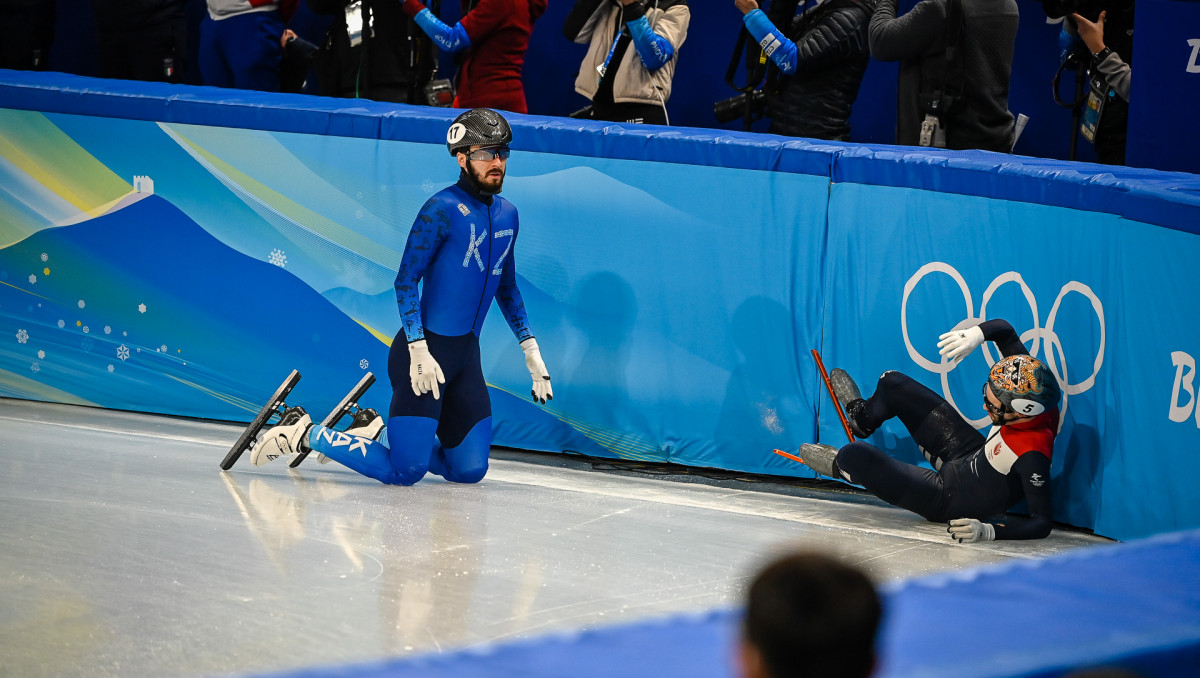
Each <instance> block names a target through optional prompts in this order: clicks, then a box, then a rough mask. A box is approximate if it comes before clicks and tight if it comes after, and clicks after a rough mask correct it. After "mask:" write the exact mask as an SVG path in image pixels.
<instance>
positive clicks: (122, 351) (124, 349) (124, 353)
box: [117, 344, 129, 360]
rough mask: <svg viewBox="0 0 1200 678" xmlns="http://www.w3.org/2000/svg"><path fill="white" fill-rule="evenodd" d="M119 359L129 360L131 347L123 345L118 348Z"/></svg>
mask: <svg viewBox="0 0 1200 678" xmlns="http://www.w3.org/2000/svg"><path fill="white" fill-rule="evenodd" d="M117 357H118V358H120V359H121V360H129V347H128V346H126V345H125V344H121V345H120V346H118V347H117Z"/></svg>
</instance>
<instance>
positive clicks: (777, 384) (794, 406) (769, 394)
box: [713, 296, 816, 458]
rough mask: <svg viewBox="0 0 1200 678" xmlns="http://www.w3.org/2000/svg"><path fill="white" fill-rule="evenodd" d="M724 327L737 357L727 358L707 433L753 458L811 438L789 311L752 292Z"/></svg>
mask: <svg viewBox="0 0 1200 678" xmlns="http://www.w3.org/2000/svg"><path fill="white" fill-rule="evenodd" d="M728 326H729V327H730V332H731V333H732V338H733V343H734V346H735V347H736V349H737V352H738V356H737V357H736V362H735V361H734V360H731V361H730V362H731V363H732V364H733V365H734V367H733V370H732V371H731V372H730V375H729V382H728V383H727V384H726V386H725V400H724V401H723V403H722V405H721V414H720V416H719V417H718V419H717V428H716V431H715V432H714V433H713V436H714V438H716V440H717V443H718V444H719V445H722V446H726V447H728V448H729V449H730V450H733V451H735V453H736V454H738V455H739V456H744V457H746V458H755V457H757V456H758V455H770V454H771V450H772V449H775V448H780V449H785V450H787V449H792V448H794V447H796V446H797V445H798V444H799V443H801V442H806V441H809V440H815V439H816V431H815V429H814V425H813V422H812V421H811V413H810V412H809V411H808V409H807V408H806V407H805V404H804V399H803V398H802V397H801V396H800V391H799V389H800V376H799V374H797V373H796V360H795V354H796V348H795V345H794V342H793V341H792V332H791V326H792V314H791V313H789V312H788V309H787V308H786V307H785V306H784V305H783V304H781V303H780V302H778V301H776V300H774V299H769V298H767V297H762V296H755V297H750V298H748V299H746V300H745V301H744V302H742V304H741V305H740V306H738V308H737V310H735V311H734V313H733V318H732V320H731V322H730V323H729V324H728ZM730 357H731V358H734V356H730ZM801 422H805V423H804V424H801Z"/></svg>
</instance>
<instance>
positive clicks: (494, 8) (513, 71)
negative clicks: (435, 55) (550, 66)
mask: <svg viewBox="0 0 1200 678" xmlns="http://www.w3.org/2000/svg"><path fill="white" fill-rule="evenodd" d="M547 1H548V0H460V2H459V7H460V8H461V9H462V19H461V20H459V21H458V23H456V24H454V25H453V26H447V25H446V24H445V23H443V22H442V20H441V19H439V18H438V17H437V15H436V14H434V12H433V11H431V10H430V9H429V8H428V7H426V6H425V3H423V2H422V1H421V0H404V2H403V5H402V7H403V8H404V13H405V14H407V15H408V16H410V17H411V18H412V19H413V21H416V22H417V25H418V26H420V27H421V30H423V31H425V34H426V35H428V36H429V37H430V39H432V40H433V43H434V44H435V45H437V46H438V49H440V50H442V51H443V52H447V53H449V54H454V55H455V57H456V61H457V63H458V73H457V75H456V76H455V86H456V88H457V91H456V93H455V96H454V103H453V106H454V108H497V109H500V110H504V111H512V112H513V113H528V112H529V107H528V104H527V103H526V101H525V85H524V84H523V83H522V82H521V69H522V68H524V66H525V52H526V50H528V49H529V37H530V35H532V34H533V24H534V22H536V21H537V20H538V17H540V16H542V14H544V13H545V12H546V4H547Z"/></svg>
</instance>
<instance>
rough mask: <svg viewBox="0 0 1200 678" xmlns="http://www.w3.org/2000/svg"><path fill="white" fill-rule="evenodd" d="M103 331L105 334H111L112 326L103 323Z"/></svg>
mask: <svg viewBox="0 0 1200 678" xmlns="http://www.w3.org/2000/svg"><path fill="white" fill-rule="evenodd" d="M104 333H105V334H112V327H110V326H108V325H105V326H104Z"/></svg>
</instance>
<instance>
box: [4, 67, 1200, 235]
mask: <svg viewBox="0 0 1200 678" xmlns="http://www.w3.org/2000/svg"><path fill="white" fill-rule="evenodd" d="M0 107H4V108H17V109H24V110H39V111H47V112H61V113H73V112H76V113H83V112H86V114H88V115H97V116H104V117H118V118H127V119H134V120H160V121H164V122H182V123H193V124H205V125H213V126H219V127H231V128H247V129H261V130H270V131H279V132H299V133H309V134H328V135H335V136H348V137H360V138H368V139H387V140H396V141H414V142H426V143H428V142H434V141H438V140H440V139H441V138H442V136H443V134H444V130H445V125H446V124H447V122H448V121H449V120H450V119H452V118H453V116H454V115H455V112H452V111H449V110H446V109H431V108H427V107H419V106H408V105H404V104H383V103H378V102H372V101H365V100H360V101H355V102H353V103H352V104H351V103H349V102H347V101H346V100H342V99H326V98H319V97H310V96H305V95H288V94H269V93H263V92H247V91H241V90H226V89H218V88H212V87H188V86H173V85H165V84H160V83H137V82H129V81H119V80H115V81H109V80H98V79H94V78H84V77H79V76H73V75H66V74H56V73H49V74H48V73H29V72H23V71H5V72H4V73H3V77H2V78H0ZM510 117H511V119H512V123H513V126H514V128H516V129H520V128H524V129H529V130H531V131H533V132H534V133H533V134H529V135H526V136H524V137H523V136H522V135H520V134H518V135H516V138H515V140H514V148H517V149H519V150H529V151H540V152H555V153H566V154H572V155H581V156H587V157H607V158H622V159H633V160H638V159H643V158H650V157H652V158H654V159H655V160H656V161H659V162H678V163H688V164H699V165H711V166H718V167H731V168H738V169H761V170H770V171H780V172H794V173H800V174H816V175H824V176H829V177H830V178H831V179H832V180H833V181H834V182H857V183H867V184H877V185H885V186H907V187H912V188H921V189H927V190H936V191H943V192H949V193H960V194H964V195H979V196H982V197H992V198H1003V199H1006V200H1021V201H1024V202H1033V203H1040V204H1046V205H1056V206H1060V207H1070V208H1074V209H1081V210H1088V211H1093V212H1106V213H1109V214H1118V215H1120V216H1124V217H1127V218H1130V219H1135V220H1138V221H1142V222H1145V223H1151V224H1155V225H1158V226H1167V227H1170V228H1176V229H1180V230H1186V231H1189V232H1197V231H1196V229H1197V228H1200V226H1197V224H1200V177H1198V176H1196V175H1192V174H1186V173H1182V172H1161V171H1157V170H1147V169H1138V168H1129V167H1111V166H1106V165H1090V164H1085V163H1067V162H1063V161H1057V160H1046V159H1040V158H1030V157H1023V156H1008V155H1004V154H998V153H991V152H985V151H938V150H928V149H914V148H908V147H896V146H868V145H861V144H832V143H828V142H814V141H804V140H797V139H786V138H780V137H773V136H769V135H762V134H753V133H745V132H731V131H725V130H703V129H691V128H679V129H663V128H657V127H648V126H643V125H615V124H612V123H603V122H595V121H586V120H572V119H566V118H544V117H541V116H519V115H512V116H510ZM881 160H882V161H886V162H878V161H881ZM978 172H986V173H989V174H991V175H993V176H991V177H988V178H987V180H980V179H979V178H978V174H977V173H978Z"/></svg>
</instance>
